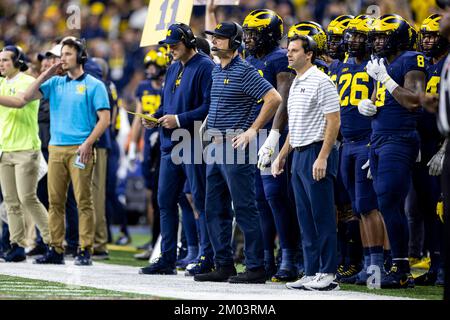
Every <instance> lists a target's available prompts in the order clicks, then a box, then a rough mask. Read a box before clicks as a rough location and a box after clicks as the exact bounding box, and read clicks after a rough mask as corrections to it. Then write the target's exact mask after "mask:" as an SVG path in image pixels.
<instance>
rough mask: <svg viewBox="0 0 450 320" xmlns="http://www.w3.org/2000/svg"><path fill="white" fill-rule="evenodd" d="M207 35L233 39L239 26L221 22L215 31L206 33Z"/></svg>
mask: <svg viewBox="0 0 450 320" xmlns="http://www.w3.org/2000/svg"><path fill="white" fill-rule="evenodd" d="M205 33H206V34H209V35H212V36H221V37H224V38H228V39H231V38H232V37H234V36H235V35H236V33H237V25H236V24H235V23H234V22H221V23H219V24H218V25H217V26H216V28H215V29H214V31H205Z"/></svg>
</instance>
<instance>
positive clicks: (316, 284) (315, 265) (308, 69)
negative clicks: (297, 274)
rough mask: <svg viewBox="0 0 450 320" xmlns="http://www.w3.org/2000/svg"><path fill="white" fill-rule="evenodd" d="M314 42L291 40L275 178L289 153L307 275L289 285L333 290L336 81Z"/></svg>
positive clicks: (302, 38)
mask: <svg viewBox="0 0 450 320" xmlns="http://www.w3.org/2000/svg"><path fill="white" fill-rule="evenodd" d="M316 54H317V44H316V43H315V41H314V40H313V39H312V38H311V37H309V36H304V35H295V36H293V37H291V38H290V39H289V46H288V60H289V66H290V67H292V68H293V69H294V70H295V71H296V72H297V77H296V79H295V80H294V82H293V83H292V86H291V89H290V92H289V100H288V119H289V138H288V139H287V140H286V142H285V144H284V146H283V149H282V150H281V151H280V154H279V155H278V157H277V158H276V159H275V161H274V163H273V164H272V173H273V175H274V176H277V175H279V174H280V173H282V172H283V171H284V169H283V167H284V164H285V162H286V159H287V157H288V154H289V152H290V151H291V150H292V149H295V150H296V151H295V154H294V159H293V162H292V178H291V181H292V186H293V189H294V195H295V204H296V206H297V215H298V220H299V222H300V229H301V232H302V243H303V256H304V263H305V276H304V277H302V278H301V279H300V280H298V281H296V282H293V283H287V284H286V286H287V287H288V288H290V289H307V290H335V289H339V285H338V284H337V282H336V281H335V277H336V276H335V274H336V271H337V234H336V214H335V209H334V192H333V191H334V190H333V189H334V180H335V179H336V175H337V166H338V152H337V148H336V147H335V146H334V143H335V142H336V138H337V135H338V132H339V125H340V115H339V97H338V94H337V90H336V87H335V85H334V83H333V81H332V80H331V79H330V77H328V76H327V75H326V74H324V73H323V72H321V71H320V70H319V69H318V68H317V67H316V66H313V62H314V59H315V56H316Z"/></svg>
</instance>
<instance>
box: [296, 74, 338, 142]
mask: <svg viewBox="0 0 450 320" xmlns="http://www.w3.org/2000/svg"><path fill="white" fill-rule="evenodd" d="M339 110H340V107H339V95H338V93H337V89H336V86H335V85H334V84H333V81H331V79H330V77H329V76H327V75H326V74H325V73H323V72H322V71H320V70H319V69H317V67H316V66H312V67H311V68H309V69H308V70H307V71H306V72H305V73H304V74H303V75H302V76H300V77H298V76H297V77H296V78H295V80H294V81H293V82H292V85H291V88H290V91H289V99H288V116H289V135H290V140H289V143H290V145H291V146H292V147H293V148H296V147H302V146H306V145H309V144H311V143H314V142H319V141H323V140H324V138H325V127H326V119H325V115H326V114H327V113H332V112H337V111H339Z"/></svg>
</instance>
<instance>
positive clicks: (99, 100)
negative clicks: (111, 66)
mask: <svg viewBox="0 0 450 320" xmlns="http://www.w3.org/2000/svg"><path fill="white" fill-rule="evenodd" d="M93 104H94V108H95V111H99V110H103V109H108V110H109V109H111V108H110V105H109V99H108V92H107V91H106V87H105V85H104V84H103V83H99V84H97V85H96V86H95V89H94V95H93Z"/></svg>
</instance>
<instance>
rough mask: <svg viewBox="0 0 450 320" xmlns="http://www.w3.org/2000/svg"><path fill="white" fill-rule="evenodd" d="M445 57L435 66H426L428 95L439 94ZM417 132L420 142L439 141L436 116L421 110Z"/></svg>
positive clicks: (439, 135)
mask: <svg viewBox="0 0 450 320" xmlns="http://www.w3.org/2000/svg"><path fill="white" fill-rule="evenodd" d="M444 62H445V57H443V58H442V59H441V60H439V61H438V63H436V64H432V63H430V64H428V66H427V80H426V81H427V82H426V92H427V93H430V94H439V89H440V82H441V72H442V68H443V67H444ZM417 130H418V131H419V134H420V137H421V139H422V140H425V139H430V140H435V141H439V140H440V139H441V134H440V132H439V129H438V126H437V122H436V115H435V114H432V113H429V112H428V111H426V110H425V109H423V110H422V112H421V114H420V117H419V120H418V122H417Z"/></svg>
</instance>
